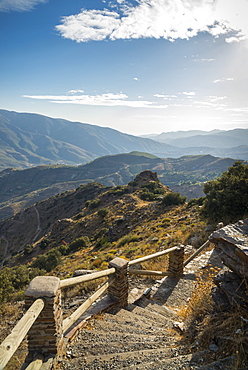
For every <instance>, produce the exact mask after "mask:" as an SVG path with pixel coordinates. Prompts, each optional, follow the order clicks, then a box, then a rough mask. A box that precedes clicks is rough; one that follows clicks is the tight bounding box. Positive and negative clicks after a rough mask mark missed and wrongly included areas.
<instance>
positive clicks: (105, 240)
mask: <svg viewBox="0 0 248 370" xmlns="http://www.w3.org/2000/svg"><path fill="white" fill-rule="evenodd" d="M110 246H111V243H110V242H109V237H108V236H104V237H103V238H101V239H100V240H98V242H97V243H96V248H100V249H105V248H108V247H110Z"/></svg>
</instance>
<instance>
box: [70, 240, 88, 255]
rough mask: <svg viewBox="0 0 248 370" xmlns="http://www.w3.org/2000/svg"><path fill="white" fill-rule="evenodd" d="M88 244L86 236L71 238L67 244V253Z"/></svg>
mask: <svg viewBox="0 0 248 370" xmlns="http://www.w3.org/2000/svg"><path fill="white" fill-rule="evenodd" d="M88 245H89V238H88V236H81V237H80V238H77V239H75V240H73V242H71V243H70V244H69V245H68V250H67V254H69V253H73V252H76V251H77V250H79V249H82V248H86V247H87V246H88Z"/></svg>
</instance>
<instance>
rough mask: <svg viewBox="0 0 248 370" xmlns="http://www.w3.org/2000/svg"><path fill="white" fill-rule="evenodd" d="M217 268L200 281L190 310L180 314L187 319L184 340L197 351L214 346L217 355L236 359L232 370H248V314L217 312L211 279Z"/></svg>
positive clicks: (186, 308) (238, 309) (235, 309)
mask: <svg viewBox="0 0 248 370" xmlns="http://www.w3.org/2000/svg"><path fill="white" fill-rule="evenodd" d="M217 272H218V268H213V267H210V268H209V269H208V270H206V271H204V272H202V274H201V275H200V276H199V277H198V279H197V283H196V287H195V290H194V291H193V293H192V296H191V298H190V301H189V303H188V305H187V306H183V307H181V308H180V310H179V312H178V314H179V315H180V316H181V317H182V318H183V319H184V321H185V324H186V331H185V335H184V340H186V342H188V344H190V345H192V344H193V345H194V347H195V348H196V349H197V350H205V349H208V348H209V346H210V344H211V343H214V344H216V345H217V346H218V352H217V353H216V355H217V356H218V358H224V357H227V356H230V355H235V357H236V359H237V360H236V364H235V367H233V370H236V369H242V370H246V369H248V312H247V310H246V309H245V308H242V307H233V308H230V309H229V310H228V311H220V310H218V309H217V307H216V305H215V303H214V301H213V300H212V296H211V290H212V288H213V286H214V283H213V281H212V278H213V276H214V275H216V273H217Z"/></svg>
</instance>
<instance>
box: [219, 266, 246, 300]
mask: <svg viewBox="0 0 248 370" xmlns="http://www.w3.org/2000/svg"><path fill="white" fill-rule="evenodd" d="M213 281H214V283H215V284H216V285H217V287H218V288H219V289H220V290H221V291H222V292H223V293H224V294H225V295H226V298H227V300H228V303H229V305H230V306H235V305H237V306H240V305H247V304H248V293H247V282H246V281H245V280H244V279H242V278H241V277H240V276H239V275H238V274H236V273H235V272H233V271H230V270H229V269H228V268H226V267H225V268H224V269H222V270H221V271H220V272H219V273H218V275H217V276H215V277H214V278H213ZM214 295H215V296H214ZM216 295H218V291H215V294H214V291H213V299H214V301H215V302H217V303H218V304H219V303H220V297H218V296H216ZM223 303H224V304H227V302H223Z"/></svg>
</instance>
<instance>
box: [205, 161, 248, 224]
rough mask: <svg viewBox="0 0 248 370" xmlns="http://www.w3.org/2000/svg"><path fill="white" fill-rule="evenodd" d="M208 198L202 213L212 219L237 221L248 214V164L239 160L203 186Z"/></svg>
mask: <svg viewBox="0 0 248 370" xmlns="http://www.w3.org/2000/svg"><path fill="white" fill-rule="evenodd" d="M203 191H204V193H205V194H206V198H205V200H204V203H203V207H202V210H201V214H202V215H203V216H204V217H206V218H207V219H209V220H210V221H219V220H226V221H227V222H230V221H237V220H238V219H240V218H244V217H246V216H247V215H248V165H245V164H242V162H240V161H237V162H235V163H234V165H233V166H232V167H229V169H228V171H226V172H224V173H223V174H222V176H221V177H220V178H218V179H216V180H213V181H209V182H207V183H206V184H205V185H204V188H203Z"/></svg>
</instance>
